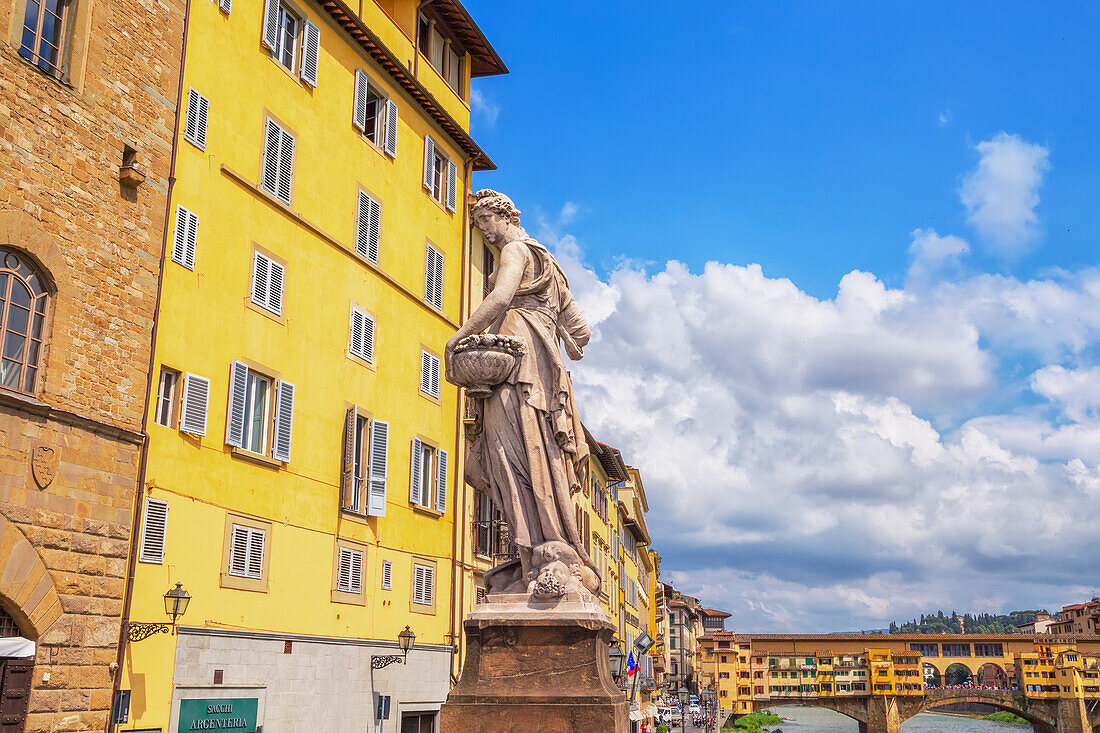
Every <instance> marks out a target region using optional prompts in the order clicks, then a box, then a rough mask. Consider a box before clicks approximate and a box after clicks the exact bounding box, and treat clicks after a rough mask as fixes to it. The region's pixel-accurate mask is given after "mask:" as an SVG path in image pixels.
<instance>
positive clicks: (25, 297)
mask: <svg viewBox="0 0 1100 733" xmlns="http://www.w3.org/2000/svg"><path fill="white" fill-rule="evenodd" d="M48 300H49V291H48V290H47V288H46V283H45V282H44V280H43V278H42V276H41V275H40V274H39V272H38V269H37V268H36V267H35V266H34V264H33V262H32V261H31V260H30V258H28V257H26V256H25V255H22V254H19V253H18V252H15V251H13V250H10V249H4V248H2V247H0V329H2V330H3V351H2V352H0V385H3V386H5V387H8V388H10V389H14V390H18V391H20V392H26V393H27V394H35V392H36V386H37V383H38V372H39V370H40V369H41V363H40V361H39V360H40V359H41V358H42V346H43V342H44V340H45V331H46V306H47V301H48Z"/></svg>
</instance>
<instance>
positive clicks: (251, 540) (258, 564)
mask: <svg viewBox="0 0 1100 733" xmlns="http://www.w3.org/2000/svg"><path fill="white" fill-rule="evenodd" d="M264 535H265V533H264V531H263V530H262V529H256V528H250V529H249V530H248V577H250V578H262V577H263V575H264V539H265V536H264Z"/></svg>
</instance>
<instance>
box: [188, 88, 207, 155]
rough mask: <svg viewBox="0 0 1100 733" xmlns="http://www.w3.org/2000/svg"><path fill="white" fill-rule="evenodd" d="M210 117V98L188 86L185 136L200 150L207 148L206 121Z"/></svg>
mask: <svg viewBox="0 0 1100 733" xmlns="http://www.w3.org/2000/svg"><path fill="white" fill-rule="evenodd" d="M209 117H210V100H209V99H207V98H206V97H204V96H203V95H201V94H199V93H198V92H196V91H195V90H194V89H191V88H188V89H187V116H186V117H185V118H184V125H183V138H184V139H185V140H187V142H189V143H191V144H192V145H194V146H195V147H196V148H198V149H199V150H206V123H207V120H208V119H209Z"/></svg>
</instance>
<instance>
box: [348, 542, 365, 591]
mask: <svg viewBox="0 0 1100 733" xmlns="http://www.w3.org/2000/svg"><path fill="white" fill-rule="evenodd" d="M362 591H363V553H361V552H356V551H354V550H353V551H352V553H351V592H352V593H361V592H362Z"/></svg>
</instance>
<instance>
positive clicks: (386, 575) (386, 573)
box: [382, 560, 393, 590]
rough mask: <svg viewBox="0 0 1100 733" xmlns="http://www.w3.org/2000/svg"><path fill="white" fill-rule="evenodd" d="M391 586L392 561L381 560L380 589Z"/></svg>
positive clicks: (386, 588) (387, 588)
mask: <svg viewBox="0 0 1100 733" xmlns="http://www.w3.org/2000/svg"><path fill="white" fill-rule="evenodd" d="M392 587H393V563H392V562H390V561H389V560H383V561H382V590H389V589H391V588H392Z"/></svg>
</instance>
